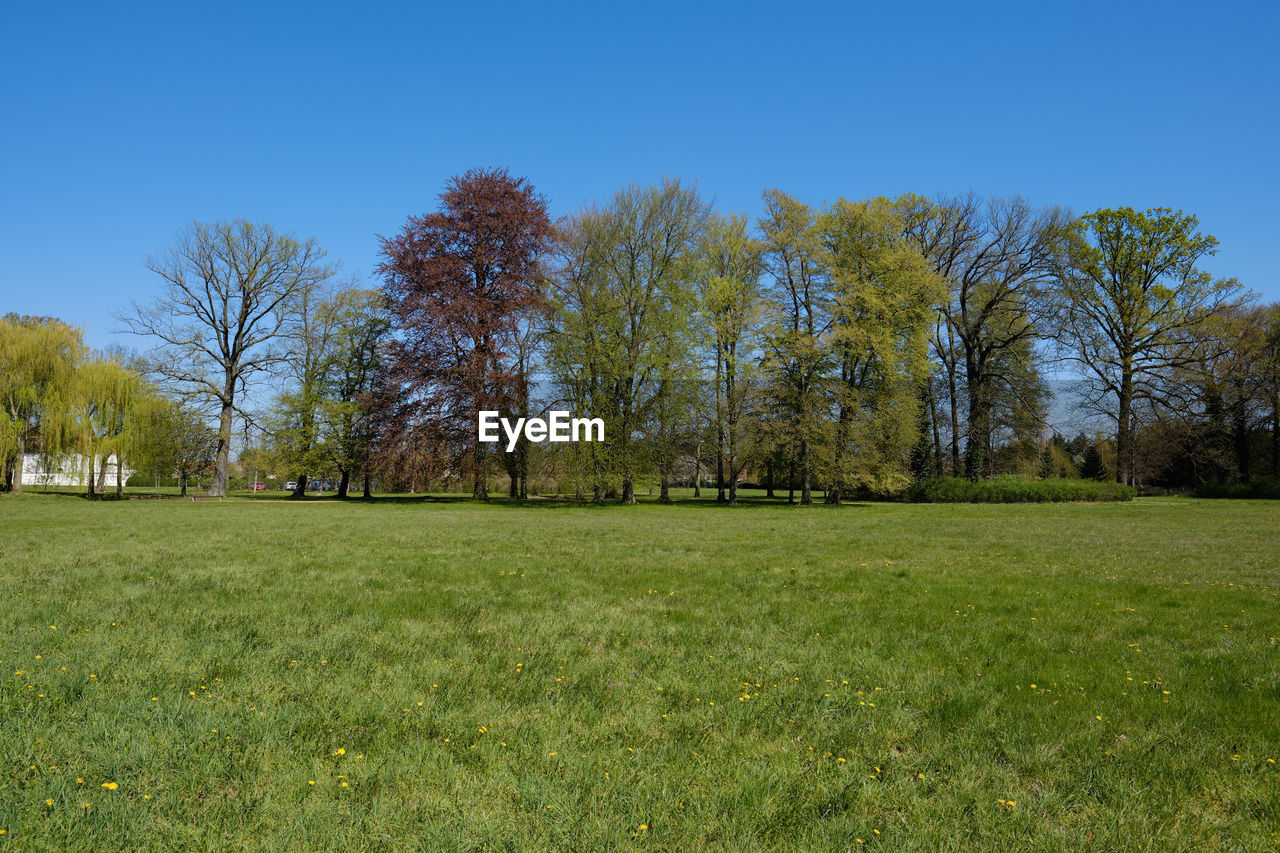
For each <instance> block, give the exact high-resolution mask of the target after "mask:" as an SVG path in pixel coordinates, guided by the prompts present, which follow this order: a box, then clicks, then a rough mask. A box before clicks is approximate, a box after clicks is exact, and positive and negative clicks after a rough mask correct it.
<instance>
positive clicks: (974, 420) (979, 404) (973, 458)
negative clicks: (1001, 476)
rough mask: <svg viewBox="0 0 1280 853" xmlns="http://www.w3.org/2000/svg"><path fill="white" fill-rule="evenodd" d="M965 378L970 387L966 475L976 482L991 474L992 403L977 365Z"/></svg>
mask: <svg viewBox="0 0 1280 853" xmlns="http://www.w3.org/2000/svg"><path fill="white" fill-rule="evenodd" d="M965 378H966V383H967V385H968V387H969V435H968V438H967V439H966V440H965V443H964V475H965V477H967V478H968V479H970V480H975V481H976V480H978V479H980V478H982V477H985V476H988V475H989V474H990V473H991V471H990V466H991V455H990V453H988V449H989V448H990V446H991V401H990V395H989V393H988V390H989V389H988V387H987V379H986V378H985V377H983V376H982V374H981V372H980V371H979V370H978V368H977V366H976V365H975V366H973V367H970V368H969V369H967V370H966V374H965Z"/></svg>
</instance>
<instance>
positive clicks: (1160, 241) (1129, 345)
mask: <svg viewBox="0 0 1280 853" xmlns="http://www.w3.org/2000/svg"><path fill="white" fill-rule="evenodd" d="M1199 224H1200V223H1199V220H1198V219H1196V217H1194V216H1192V215H1190V214H1186V213H1183V212H1182V211H1173V210H1170V209H1168V208H1154V209H1151V210H1148V211H1146V212H1138V211H1136V210H1134V209H1133V208H1129V207H1122V208H1117V209H1109V210H1098V211H1095V212H1093V213H1089V214H1086V215H1084V216H1082V217H1080V219H1078V220H1077V221H1076V222H1075V223H1074V226H1073V231H1074V235H1075V240H1074V244H1073V252H1072V256H1071V263H1070V266H1069V267H1068V268H1066V269H1064V270H1063V275H1062V278H1063V293H1064V295H1065V298H1066V303H1067V308H1068V312H1067V318H1066V322H1065V323H1064V325H1063V328H1062V336H1061V340H1062V342H1063V343H1064V344H1065V346H1066V347H1067V349H1068V352H1069V353H1070V356H1071V357H1072V358H1073V359H1074V360H1075V361H1076V363H1078V364H1079V365H1080V366H1081V367H1082V368H1083V370H1084V371H1085V373H1086V374H1087V375H1089V376H1090V378H1091V379H1092V380H1093V386H1094V389H1095V392H1096V396H1095V398H1094V399H1095V400H1099V401H1101V400H1106V399H1110V400H1112V401H1114V404H1115V405H1114V407H1111V406H1108V407H1107V410H1108V412H1109V413H1110V414H1111V417H1112V418H1113V419H1114V420H1115V422H1116V469H1117V470H1116V479H1117V480H1118V481H1120V482H1122V483H1132V481H1133V463H1134V419H1135V404H1137V403H1146V404H1150V405H1161V404H1162V403H1163V402H1165V401H1167V400H1168V397H1167V383H1168V381H1169V379H1170V378H1171V376H1170V374H1171V373H1172V372H1173V371H1175V370H1178V369H1182V368H1185V367H1188V366H1190V365H1192V364H1194V363H1195V362H1196V360H1197V359H1198V358H1201V357H1202V356H1203V355H1204V349H1203V342H1204V336H1205V332H1206V331H1207V328H1208V326H1207V324H1208V322H1209V321H1210V319H1211V318H1213V317H1215V316H1218V315H1220V314H1222V313H1223V312H1225V311H1227V310H1228V309H1229V308H1231V307H1232V306H1234V305H1236V304H1238V302H1239V297H1240V293H1241V288H1240V284H1239V283H1238V282H1237V281H1236V280H1235V279H1227V278H1218V279H1215V278H1213V277H1212V276H1211V275H1209V273H1207V272H1204V271H1203V270H1201V269H1200V268H1199V267H1198V264H1199V263H1200V261H1201V260H1202V259H1203V258H1205V257H1207V256H1209V255H1212V254H1214V253H1215V252H1216V250H1217V245H1218V241H1217V239H1216V238H1214V237H1213V236H1211V235H1207V234H1202V233H1201V232H1200V231H1198V230H1197V229H1198V227H1199Z"/></svg>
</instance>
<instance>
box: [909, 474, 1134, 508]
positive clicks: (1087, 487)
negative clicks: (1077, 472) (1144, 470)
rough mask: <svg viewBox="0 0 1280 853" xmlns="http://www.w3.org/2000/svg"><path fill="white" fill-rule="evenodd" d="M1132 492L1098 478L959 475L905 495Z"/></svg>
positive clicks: (1098, 496)
mask: <svg viewBox="0 0 1280 853" xmlns="http://www.w3.org/2000/svg"><path fill="white" fill-rule="evenodd" d="M1136 494H1137V492H1136V491H1135V490H1134V489H1132V488H1130V487H1129V486H1126V485H1123V484H1121V483H1112V482H1106V481H1102V480H1074V479H1065V478H1062V479H1058V478H1054V479H1049V480H1024V479H1022V478H1021V477H1011V476H1004V477H993V478H991V479H989V480H978V481H977V482H974V481H972V480H966V479H963V478H961V477H939V478H937V479H933V480H925V481H923V482H920V483H914V484H912V485H911V487H910V488H909V489H908V490H907V496H908V498H909V499H910V500H912V501H916V502H918V503H1057V502H1060V501H1093V502H1103V501H1131V500H1133V498H1134V496H1135V495H1136Z"/></svg>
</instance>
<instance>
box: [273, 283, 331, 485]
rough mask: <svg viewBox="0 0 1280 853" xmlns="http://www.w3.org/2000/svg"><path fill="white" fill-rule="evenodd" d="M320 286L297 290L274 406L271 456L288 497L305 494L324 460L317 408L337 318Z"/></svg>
mask: <svg viewBox="0 0 1280 853" xmlns="http://www.w3.org/2000/svg"><path fill="white" fill-rule="evenodd" d="M329 298H330V294H329V293H328V291H327V290H326V289H325V288H324V287H323V285H322V284H320V283H317V284H315V285H313V286H311V287H306V288H303V289H301V290H300V292H299V293H298V297H297V299H296V300H295V308H294V310H293V311H292V312H291V316H290V319H289V323H288V325H287V329H288V332H287V335H285V336H284V338H283V339H284V340H286V341H287V342H288V344H289V346H288V351H287V354H286V357H285V359H284V363H283V367H284V368H285V372H286V373H287V375H288V379H289V382H290V384H289V386H288V387H287V388H286V390H285V391H284V392H283V393H281V394H280V396H279V398H278V400H277V401H276V412H275V421H276V423H275V424H274V427H273V428H272V429H271V433H272V435H273V439H274V444H275V450H276V451H277V452H278V454H279V457H280V459H281V460H282V461H283V462H284V463H285V464H286V465H287V466H288V467H289V470H290V471H291V472H292V473H293V474H294V476H295V482H296V483H297V486H296V487H295V488H294V491H293V497H294V498H302V497H304V496H305V495H306V493H307V480H308V478H309V476H310V475H311V474H313V473H315V472H317V471H318V470H319V469H320V467H321V465H322V461H323V460H324V458H325V454H326V448H325V447H323V446H322V445H321V440H320V439H321V436H320V426H321V425H320V419H321V416H320V408H321V406H322V405H323V404H324V402H325V400H326V396H327V394H328V391H329V382H330V372H331V371H332V370H333V368H334V363H335V362H334V351H333V350H334V343H335V340H334V339H335V335H336V328H335V326H336V323H337V319H338V316H337V312H336V311H335V310H334V309H333V306H332V305H331V303H330V301H329Z"/></svg>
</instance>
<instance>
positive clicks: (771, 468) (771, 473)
mask: <svg viewBox="0 0 1280 853" xmlns="http://www.w3.org/2000/svg"><path fill="white" fill-rule="evenodd" d="M764 475H765V481H764V496H765V497H766V498H772V497H777V496H776V495H775V494H774V493H773V485H774V483H773V481H774V480H776V479H777V477H778V466H777V460H775V459H774V458H773V455H772V454H770V455H769V461H768V462H765V463H764Z"/></svg>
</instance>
